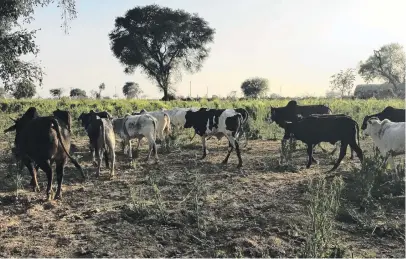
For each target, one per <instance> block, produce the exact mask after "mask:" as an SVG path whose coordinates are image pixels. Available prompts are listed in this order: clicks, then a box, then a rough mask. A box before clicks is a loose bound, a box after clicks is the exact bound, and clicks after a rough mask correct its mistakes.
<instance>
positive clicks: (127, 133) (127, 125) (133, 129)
mask: <svg viewBox="0 0 406 259" xmlns="http://www.w3.org/2000/svg"><path fill="white" fill-rule="evenodd" d="M122 123H123V124H122V126H121V129H120V136H121V138H122V139H123V142H124V145H125V146H126V147H128V150H129V152H128V155H129V157H130V158H131V159H132V149H131V141H130V140H131V139H134V138H137V139H138V145H137V150H138V148H139V146H140V140H141V139H142V138H143V137H146V138H147V139H148V143H149V152H148V156H147V158H146V160H149V158H150V157H151V153H152V152H154V156H155V160H156V161H158V153H157V149H156V143H155V139H156V134H157V123H158V122H157V119H155V118H154V117H152V116H151V115H149V114H141V115H126V116H125V117H124V120H123V121H122ZM116 128H117V127H116ZM124 153H125V152H124Z"/></svg>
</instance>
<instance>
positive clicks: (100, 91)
mask: <svg viewBox="0 0 406 259" xmlns="http://www.w3.org/2000/svg"><path fill="white" fill-rule="evenodd" d="M105 89H106V85H105V84H104V83H101V84H100V85H99V96H98V98H97V99H101V94H102V92H103V91H104V90H105Z"/></svg>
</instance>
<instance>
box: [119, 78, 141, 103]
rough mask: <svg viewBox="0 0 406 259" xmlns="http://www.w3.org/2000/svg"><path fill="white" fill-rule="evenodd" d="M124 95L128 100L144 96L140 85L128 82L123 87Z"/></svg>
mask: <svg viewBox="0 0 406 259" xmlns="http://www.w3.org/2000/svg"><path fill="white" fill-rule="evenodd" d="M123 94H124V95H125V96H126V97H127V98H128V99H132V98H138V97H139V96H140V95H141V94H142V90H141V88H140V86H139V84H137V83H135V82H126V83H125V84H124V86H123Z"/></svg>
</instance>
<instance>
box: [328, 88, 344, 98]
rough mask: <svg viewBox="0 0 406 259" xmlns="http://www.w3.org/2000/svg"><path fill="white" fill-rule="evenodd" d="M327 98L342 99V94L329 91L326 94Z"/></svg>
mask: <svg viewBox="0 0 406 259" xmlns="http://www.w3.org/2000/svg"><path fill="white" fill-rule="evenodd" d="M326 97H327V98H339V97H341V94H340V93H339V92H337V91H331V90H330V91H327V92H326Z"/></svg>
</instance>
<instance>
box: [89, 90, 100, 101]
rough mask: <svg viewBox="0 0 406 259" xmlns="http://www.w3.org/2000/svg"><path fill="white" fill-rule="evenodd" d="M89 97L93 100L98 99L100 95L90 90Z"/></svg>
mask: <svg viewBox="0 0 406 259" xmlns="http://www.w3.org/2000/svg"><path fill="white" fill-rule="evenodd" d="M90 96H91V97H92V98H94V99H100V94H99V92H98V91H96V90H91V91H90Z"/></svg>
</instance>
